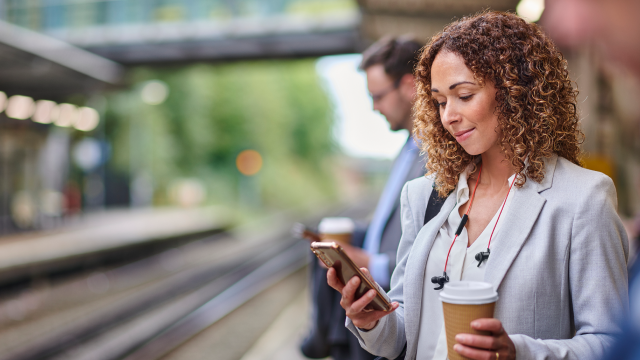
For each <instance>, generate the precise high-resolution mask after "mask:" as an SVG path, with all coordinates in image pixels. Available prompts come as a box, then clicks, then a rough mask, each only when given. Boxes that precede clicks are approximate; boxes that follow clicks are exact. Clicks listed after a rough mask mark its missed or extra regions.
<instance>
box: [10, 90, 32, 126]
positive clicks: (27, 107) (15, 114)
mask: <svg viewBox="0 0 640 360" xmlns="http://www.w3.org/2000/svg"><path fill="white" fill-rule="evenodd" d="M34 110H35V104H34V102H33V99H32V98H30V97H28V96H22V95H14V96H12V97H10V98H9V103H8V105H7V116H8V117H10V118H14V119H18V120H24V119H28V118H30V117H31V115H33V111H34Z"/></svg>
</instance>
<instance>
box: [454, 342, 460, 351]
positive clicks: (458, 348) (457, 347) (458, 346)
mask: <svg viewBox="0 0 640 360" xmlns="http://www.w3.org/2000/svg"><path fill="white" fill-rule="evenodd" d="M461 348H462V346H460V345H458V344H455V345H453V350H455V351H457V352H460V349H461Z"/></svg>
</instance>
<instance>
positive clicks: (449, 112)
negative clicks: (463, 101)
mask: <svg viewBox="0 0 640 360" xmlns="http://www.w3.org/2000/svg"><path fill="white" fill-rule="evenodd" d="M440 118H441V119H442V123H443V124H444V125H451V124H453V123H455V122H456V121H458V120H460V114H459V113H458V111H457V110H456V108H455V105H454V104H450V103H447V104H446V106H445V107H444V109H442V110H441V112H440Z"/></svg>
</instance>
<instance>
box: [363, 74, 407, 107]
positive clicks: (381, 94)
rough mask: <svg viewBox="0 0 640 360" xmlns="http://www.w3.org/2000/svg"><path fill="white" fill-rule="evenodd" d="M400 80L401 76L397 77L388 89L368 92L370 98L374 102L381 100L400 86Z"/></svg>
mask: <svg viewBox="0 0 640 360" xmlns="http://www.w3.org/2000/svg"><path fill="white" fill-rule="evenodd" d="M401 80H402V77H399V78H397V79H396V80H395V81H394V82H393V84H391V86H390V87H389V88H388V89H386V90H383V91H382V92H379V93H377V94H369V95H370V96H371V99H373V102H374V103H375V102H378V101H381V100H382V99H383V98H384V97H385V96H387V95H388V94H389V93H390V92H392V91H394V90H397V89H398V88H399V87H400V81H401Z"/></svg>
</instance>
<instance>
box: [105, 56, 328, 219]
mask: <svg viewBox="0 0 640 360" xmlns="http://www.w3.org/2000/svg"><path fill="white" fill-rule="evenodd" d="M130 76H131V83H132V84H136V85H133V86H132V88H131V89H129V90H125V91H120V92H116V93H113V94H111V95H110V96H109V101H108V103H109V107H108V111H107V114H106V132H107V137H108V138H109V140H110V142H111V143H112V145H113V157H112V161H111V163H110V167H111V168H112V169H113V170H115V171H118V172H121V173H130V171H131V157H130V156H131V155H132V156H134V157H137V159H138V160H137V163H138V164H143V166H144V167H145V168H146V170H147V171H148V173H149V174H151V175H152V178H153V182H154V188H155V190H154V192H155V196H154V199H155V203H156V204H158V205H162V204H166V203H167V201H168V200H167V197H166V193H167V189H168V187H169V186H170V185H171V183H172V182H173V181H176V180H178V179H181V178H197V179H199V180H201V181H202V182H203V183H204V184H205V186H206V190H207V193H208V202H209V203H218V204H227V205H233V204H236V203H237V202H238V201H239V199H242V198H243V194H241V192H249V193H250V194H249V197H255V199H253V201H252V202H251V204H252V206H255V205H257V204H260V205H261V206H262V207H264V208H269V209H271V208H291V207H300V206H308V205H311V204H315V203H319V202H320V203H326V202H330V201H332V200H334V199H335V186H334V178H333V176H332V172H331V171H330V159H331V157H332V156H333V154H334V153H335V151H336V146H335V145H334V142H333V134H332V115H331V114H332V110H331V105H330V102H329V100H328V97H327V95H326V94H325V92H324V89H323V88H322V86H321V81H320V79H319V78H318V75H317V74H316V71H315V60H313V59H297V60H260V61H242V62H232V63H222V64H196V65H190V66H186V67H179V68H163V69H150V68H136V69H132V71H131V74H130ZM151 79H159V80H161V81H164V82H165V83H166V84H167V85H168V87H169V96H168V98H167V99H166V101H165V102H163V103H162V104H159V105H148V104H145V103H143V102H142V100H141V98H140V87H141V84H143V83H144V82H145V81H147V80H151ZM132 122H137V124H136V125H137V126H139V128H138V129H141V130H142V131H138V132H136V133H134V134H133V135H132V134H131V133H130V131H131V130H132V126H131V123H132ZM245 149H254V150H257V151H258V152H259V153H260V154H261V155H262V158H263V164H264V165H263V167H262V169H261V171H260V172H259V173H258V174H257V175H255V176H254V177H252V178H251V179H249V178H246V177H245V175H242V174H240V172H239V171H238V170H237V168H236V163H235V161H236V157H237V155H238V154H239V153H240V152H241V151H242V150H245ZM244 198H245V199H246V198H247V194H244Z"/></svg>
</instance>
